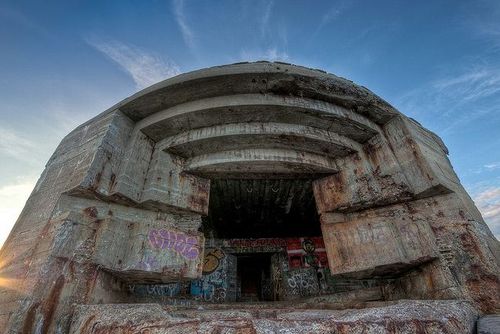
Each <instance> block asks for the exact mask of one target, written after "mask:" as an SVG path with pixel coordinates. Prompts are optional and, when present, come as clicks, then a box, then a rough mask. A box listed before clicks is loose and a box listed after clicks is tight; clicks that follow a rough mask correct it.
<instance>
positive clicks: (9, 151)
mask: <svg viewBox="0 0 500 334" xmlns="http://www.w3.org/2000/svg"><path fill="white" fill-rule="evenodd" d="M37 149H38V145H37V143H36V142H34V141H32V140H30V139H29V138H28V137H26V136H24V135H23V134H21V133H19V132H16V131H14V130H12V129H9V128H7V127H5V126H1V125H0V157H1V156H5V157H6V158H14V159H16V160H19V161H23V162H26V163H30V164H31V163H34V162H35V161H36V158H35V157H34V156H33V152H34V151H36V150H37Z"/></svg>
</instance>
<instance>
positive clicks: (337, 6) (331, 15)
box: [313, 1, 347, 36]
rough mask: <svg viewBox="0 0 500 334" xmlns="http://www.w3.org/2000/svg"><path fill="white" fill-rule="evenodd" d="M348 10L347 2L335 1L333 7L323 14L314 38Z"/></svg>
mask: <svg viewBox="0 0 500 334" xmlns="http://www.w3.org/2000/svg"><path fill="white" fill-rule="evenodd" d="M346 8H347V3H346V2H345V1H335V2H333V5H332V6H331V7H330V8H329V9H328V10H327V11H326V12H325V13H324V14H323V16H322V17H321V20H320V21H319V24H318V26H317V27H316V30H315V31H314V34H313V36H316V35H317V34H318V33H319V32H320V31H321V30H322V29H323V28H324V27H325V26H327V25H328V24H329V23H331V22H332V21H334V20H335V19H337V18H338V17H339V16H340V15H341V14H342V13H343V12H344V11H345V9H346Z"/></svg>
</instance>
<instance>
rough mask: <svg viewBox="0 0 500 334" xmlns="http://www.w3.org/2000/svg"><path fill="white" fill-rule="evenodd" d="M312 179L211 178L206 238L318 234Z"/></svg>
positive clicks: (307, 235) (206, 218) (204, 228)
mask: <svg viewBox="0 0 500 334" xmlns="http://www.w3.org/2000/svg"><path fill="white" fill-rule="evenodd" d="M312 181H313V180H311V179H214V180H212V181H211V185H210V203H209V210H208V216H207V217H205V218H204V220H203V232H204V233H205V236H206V237H207V238H211V237H213V238H222V239H232V238H286V237H298V236H301V237H312V236H319V235H321V228H320V224H319V216H318V213H317V211H316V204H315V200H314V194H313V189H312Z"/></svg>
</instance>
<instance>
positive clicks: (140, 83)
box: [86, 38, 180, 89]
mask: <svg viewBox="0 0 500 334" xmlns="http://www.w3.org/2000/svg"><path fill="white" fill-rule="evenodd" d="M86 41H87V43H88V44H89V45H91V46H92V47H94V48H95V49H97V50H98V51H100V52H102V53H103V54H104V55H106V56H107V57H108V58H110V59H111V60H113V61H114V62H115V63H116V64H118V65H120V67H121V68H122V69H123V70H124V71H125V72H126V73H128V74H129V75H130V76H131V77H132V79H133V80H134V82H135V83H136V85H137V88H139V89H142V88H145V87H148V86H150V85H152V84H154V83H157V82H159V81H161V80H164V79H166V78H169V77H172V76H175V75H177V74H179V73H180V69H179V67H178V66H177V65H176V64H175V63H174V62H172V61H170V60H167V59H165V57H162V56H160V55H158V54H156V53H153V52H148V51H146V50H143V49H141V48H138V47H135V46H131V45H126V44H124V43H121V42H118V41H103V40H96V39H90V38H88V39H86Z"/></svg>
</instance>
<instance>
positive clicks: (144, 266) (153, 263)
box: [137, 256, 159, 271]
mask: <svg viewBox="0 0 500 334" xmlns="http://www.w3.org/2000/svg"><path fill="white" fill-rule="evenodd" d="M137 267H138V269H141V270H146V271H151V270H153V269H154V268H158V267H159V263H158V260H157V259H155V258H154V257H150V256H148V257H146V258H145V259H143V260H142V261H141V262H139V263H138V264H137Z"/></svg>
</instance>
